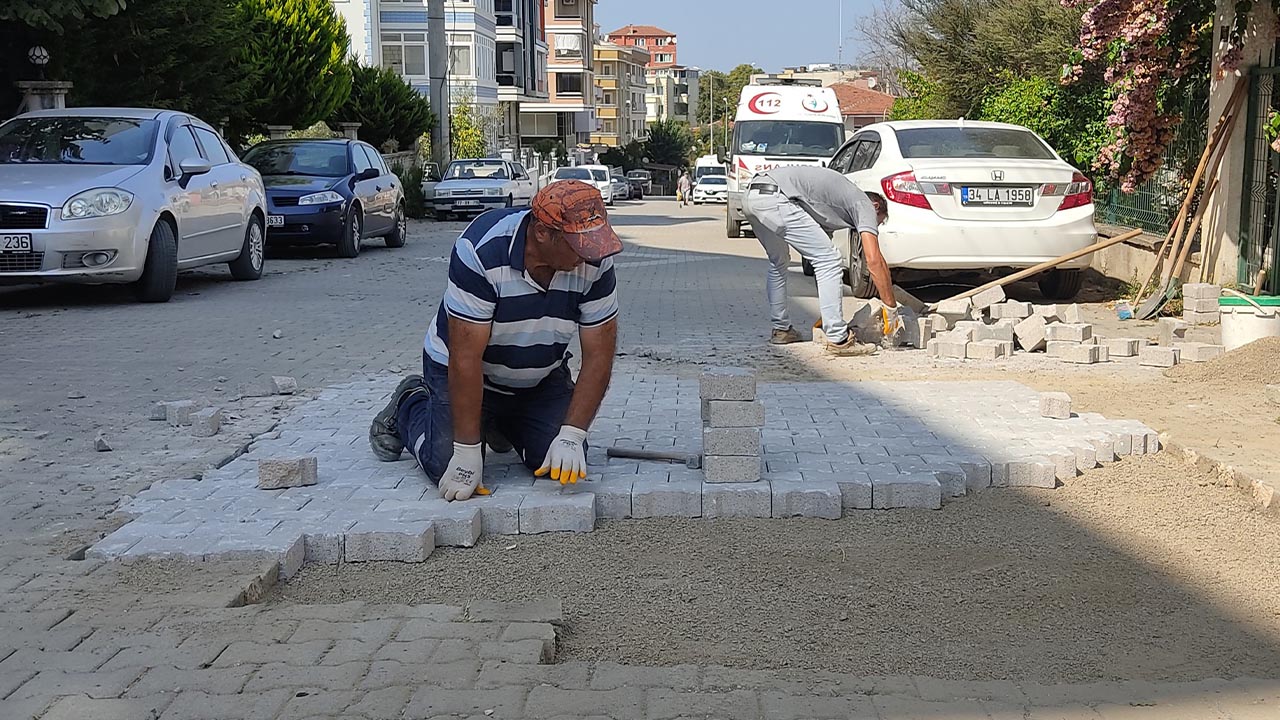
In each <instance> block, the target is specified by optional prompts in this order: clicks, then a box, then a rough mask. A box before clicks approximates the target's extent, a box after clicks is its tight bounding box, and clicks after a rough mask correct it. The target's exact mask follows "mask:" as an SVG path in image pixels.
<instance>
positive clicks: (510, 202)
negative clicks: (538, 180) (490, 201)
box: [503, 195, 516, 208]
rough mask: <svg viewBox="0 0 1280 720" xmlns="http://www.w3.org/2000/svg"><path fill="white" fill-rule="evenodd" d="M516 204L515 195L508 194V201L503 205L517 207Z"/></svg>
mask: <svg viewBox="0 0 1280 720" xmlns="http://www.w3.org/2000/svg"><path fill="white" fill-rule="evenodd" d="M515 206H516V198H515V196H514V195H508V196H507V202H506V204H505V205H504V206H503V207H509V208H510V207H515Z"/></svg>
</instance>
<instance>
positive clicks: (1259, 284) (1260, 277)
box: [1253, 268, 1267, 295]
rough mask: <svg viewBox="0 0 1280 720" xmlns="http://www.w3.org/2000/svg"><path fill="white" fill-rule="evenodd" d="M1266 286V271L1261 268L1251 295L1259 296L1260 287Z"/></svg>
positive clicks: (1260, 292)
mask: <svg viewBox="0 0 1280 720" xmlns="http://www.w3.org/2000/svg"><path fill="white" fill-rule="evenodd" d="M1266 284H1267V269H1266V268H1262V269H1261V270H1259V271H1258V281H1257V282H1255V283H1254V284H1253V294H1254V295H1261V294H1262V286H1263V285H1266Z"/></svg>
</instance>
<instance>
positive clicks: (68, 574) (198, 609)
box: [0, 201, 1280, 720]
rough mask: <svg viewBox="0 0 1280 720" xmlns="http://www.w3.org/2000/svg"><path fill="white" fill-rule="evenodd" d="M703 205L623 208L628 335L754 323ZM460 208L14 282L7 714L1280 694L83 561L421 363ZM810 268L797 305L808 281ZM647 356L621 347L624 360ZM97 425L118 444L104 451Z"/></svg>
mask: <svg viewBox="0 0 1280 720" xmlns="http://www.w3.org/2000/svg"><path fill="white" fill-rule="evenodd" d="M714 212H715V211H714V210H711V211H707V210H696V209H695V210H681V211H676V210H674V208H673V207H672V203H670V202H667V201H653V202H649V203H645V204H643V205H632V206H630V207H624V208H620V209H619V210H617V211H615V213H614V216H615V218H616V224H617V225H618V227H619V230H620V232H621V233H622V235H623V237H624V239H626V240H629V241H631V242H629V243H628V251H627V253H626V254H625V255H624V256H622V257H620V258H619V262H618V265H619V268H620V269H624V270H625V271H626V272H624V273H620V277H621V280H620V287H621V292H622V294H623V299H624V307H625V310H624V315H623V330H622V342H623V345H624V347H627V348H641V349H640V350H639V351H638V352H641V353H643V352H646V351H645V350H644V349H643V348H645V347H689V348H694V349H695V350H696V349H697V348H702V349H704V350H706V349H709V348H712V347H714V348H715V349H716V350H717V351H718V352H720V353H723V354H725V355H735V354H737V353H740V352H744V351H746V350H747V349H755V348H758V347H759V345H760V343H761V341H762V340H763V339H764V335H765V333H766V332H767V326H766V324H765V323H764V322H763V321H762V314H761V313H762V311H761V307H762V306H761V303H762V300H761V297H760V284H761V277H762V273H761V271H760V268H761V265H760V260H759V258H760V255H761V253H760V251H759V248H758V246H757V245H756V243H755V241H754V240H751V239H750V238H748V239H744V240H734V241H730V240H724V239H722V238H720V234H719V232H718V226H719V223H718V222H717V221H716V218H715V215H714ZM461 227H462V225H461V224H457V223H450V224H430V223H415V224H414V226H413V228H412V231H411V237H410V241H409V244H408V246H407V247H405V248H403V249H400V250H389V249H384V248H382V247H381V243H378V242H376V241H374V242H370V243H368V244H367V245H366V247H365V250H364V252H363V253H362V255H361V256H360V257H359V258H358V259H355V260H338V259H332V258H331V256H330V254H329V251H328V250H325V249H316V250H312V249H299V250H289V251H284V252H280V251H276V252H273V253H272V254H271V257H270V258H269V260H268V264H267V271H266V274H265V276H264V278H263V279H262V280H261V281H260V282H256V283H233V282H231V281H230V280H229V279H228V276H227V274H226V272H225V271H223V270H221V269H204V270H200V271H196V272H191V273H184V274H183V275H182V276H181V278H180V280H179V285H178V291H177V293H176V294H175V297H174V300H173V301H172V302H170V303H168V304H165V305H139V304H135V303H134V302H133V301H132V299H131V298H130V297H129V295H128V293H127V291H125V290H123V289H120V288H95V287H47V288H34V289H33V288H3V289H0V361H3V362H2V366H3V367H4V368H5V373H6V380H5V391H4V393H2V394H0V592H3V599H4V607H3V608H2V609H0V718H2V719H3V720H10V718H14V719H18V718H26V717H43V718H45V719H46V720H48V719H49V718H69V717H70V718H84V717H93V718H99V719H103V720H110V719H111V718H129V719H130V720H133V719H135V718H148V717H152V718H154V717H163V718H182V717H206V718H280V717H309V716H315V717H326V716H328V717H353V718H358V717H367V718H390V717H402V716H403V717H413V718H418V717H424V718H425V717H444V716H455V717H457V716H461V717H466V716H474V717H477V718H483V717H549V716H562V717H590V716H597V717H627V718H630V717H653V718H667V717H676V716H696V717H759V716H768V717H868V718H870V717H879V718H910V717H939V718H970V717H973V718H980V717H992V718H1004V717H1034V718H1063V719H1064V720H1076V719H1077V718H1081V719H1083V718H1092V719H1094V720H1096V719H1097V718H1099V717H1101V718H1108V719H1110V718H1131V717H1143V718H1148V717H1149V718H1162V719H1163V718H1176V717H1188V718H1196V719H1197V720H1198V719H1201V718H1227V717H1231V718H1263V717H1268V718H1270V717H1274V713H1273V709H1274V707H1275V706H1274V703H1275V702H1276V701H1277V698H1278V696H1280V688H1277V687H1276V685H1275V684H1274V683H1268V682H1251V681H1245V680H1235V681H1231V682H1223V681H1207V682H1205V683H1200V684H1182V685H1177V686H1151V685H1141V686H1137V685H1093V686H1072V687H1060V688H1052V687H1050V688H1046V687H1040V686H1029V685H1019V684H1017V683H1016V682H1010V683H1007V684H1004V683H1000V684H994V685H993V684H982V683H961V684H945V683H938V682H934V681H930V680H928V679H924V678H853V677H826V676H823V675H822V674H821V673H799V674H795V675H790V674H787V673H773V672H771V673H752V672H750V671H723V670H720V669H716V668H696V667H686V668H624V667H618V666H612V665H609V664H607V663H595V664H590V665H585V664H574V665H569V664H564V665H539V664H535V663H534V661H533V656H532V654H531V653H532V648H533V647H534V644H535V643H536V645H537V648H538V659H541V660H547V659H548V657H547V656H546V654H545V650H546V644H547V642H548V627H547V625H546V623H544V622H543V620H545V619H547V618H525V617H523V616H519V615H508V616H503V615H501V614H496V615H494V617H493V619H491V620H490V621H488V622H476V620H477V618H476V616H475V613H474V608H472V609H470V610H469V609H456V608H455V609H449V610H441V609H440V608H438V607H427V608H423V607H399V608H383V607H359V606H293V607H288V606H286V607H272V608H270V609H266V608H264V607H262V606H250V607H239V608H229V607H228V606H235V605H242V604H244V603H246V602H249V603H251V602H253V601H255V600H256V599H257V598H259V597H260V596H261V594H262V592H263V587H264V586H265V585H266V584H268V583H270V582H271V581H272V580H273V579H274V576H275V573H277V572H278V570H279V569H278V568H276V567H275V566H274V565H271V566H267V567H259V566H256V565H254V566H253V567H251V568H248V569H246V567H245V566H244V564H243V563H240V564H237V563H230V564H228V563H203V564H200V565H189V564H185V563H177V564H173V565H168V564H164V563H161V564H156V563H150V562H148V563H138V564H136V565H122V564H120V563H104V562H101V561H98V560H94V559H77V558H82V557H84V552H85V549H86V547H87V546H88V545H89V544H90V543H92V542H94V541H96V540H98V539H99V538H100V537H102V536H103V535H105V534H109V533H110V532H111V531H113V530H115V529H116V528H117V527H119V526H120V525H121V524H122V523H123V522H124V521H125V519H126V518H125V517H123V516H121V515H120V514H118V513H113V510H114V509H115V506H116V503H117V502H118V501H119V500H120V498H122V497H131V496H138V495H139V494H140V493H141V492H142V491H143V490H144V489H145V488H147V487H148V486H149V485H151V484H152V483H153V482H155V481H157V480H174V479H195V478H198V477H201V476H202V475H204V474H206V473H210V474H211V475H210V477H211V478H212V477H214V476H215V475H213V473H214V471H215V469H216V468H218V467H221V466H226V465H227V463H228V462H231V461H232V460H233V459H234V458H235V457H236V456H237V455H238V454H239V453H241V452H243V451H244V450H245V449H246V448H247V447H248V446H249V444H250V442H251V440H252V439H253V438H255V437H258V436H261V435H262V434H264V433H269V432H272V431H273V428H275V426H276V424H277V423H278V422H279V421H280V419H281V418H283V417H286V416H287V415H288V413H289V412H290V411H291V410H292V409H293V408H294V407H296V406H298V405H301V404H302V403H304V402H305V401H306V400H307V396H309V394H316V393H318V392H321V391H322V389H323V388H325V387H327V386H330V385H335V384H341V383H344V382H349V381H350V379H351V378H352V377H353V376H356V377H377V378H379V382H380V383H381V382H384V381H383V380H382V378H384V377H386V375H387V374H388V373H391V374H395V373H400V372H402V371H404V370H405V369H408V368H412V367H415V366H416V365H417V364H418V362H419V358H420V343H421V336H422V333H423V330H424V328H425V324H426V322H427V321H428V319H429V317H430V316H431V314H432V313H433V312H434V309H435V307H436V304H437V302H438V299H439V292H440V288H441V287H442V286H443V277H444V272H445V267H446V265H445V258H447V255H448V250H449V247H450V245H451V243H452V240H453V237H454V236H455V235H456V232H457V231H459V230H460V229H461ZM797 285H800V283H798V282H797ZM797 290H798V292H797V307H798V308H800V312H799V313H798V317H797V321H798V322H802V316H803V313H804V312H806V311H807V312H808V313H809V314H810V316H811V315H812V310H813V307H812V306H813V301H812V299H811V298H809V297H801V296H802V295H806V293H807V296H811V295H812V292H811V288H808V289H805V288H804V287H803V286H802V285H801V286H800V287H798V288H797ZM700 358H701V359H703V360H705V359H706V358H707V353H706V352H702V353H701V355H700ZM651 359H653V358H637V357H636V356H635V353H633V352H631V351H628V352H627V353H624V357H623V362H624V363H630V362H634V361H639V360H651ZM722 364H726V363H722ZM265 375H291V376H294V377H296V378H297V379H298V381H299V384H300V385H301V387H302V391H303V395H304V396H299V397H294V398H287V397H286V398H280V397H275V398H255V397H250V396H246V394H245V393H242V392H241V388H242V387H244V386H246V385H247V384H250V383H255V382H257V381H260V380H261V378H262V377H263V376H265ZM818 375H819V376H821V373H820V372H819V373H818ZM380 388H381V385H380ZM380 391H381V392H385V390H380ZM186 398H201V399H204V400H205V401H207V402H208V403H210V404H213V405H218V406H220V407H222V409H223V410H224V412H226V414H227V423H226V424H225V425H224V428H223V431H222V433H221V434H219V435H218V436H215V437H213V438H193V437H191V436H190V434H189V432H188V431H186V430H185V429H181V428H171V427H169V426H168V425H167V424H164V423H153V422H150V421H148V420H147V417H148V415H149V409H150V406H151V405H152V404H153V403H154V402H156V401H158V400H179V399H186ZM303 407H304V408H305V405H303ZM788 422H790V421H789V420H788ZM99 435H101V436H102V438H103V440H104V441H106V444H107V445H108V446H110V447H111V450H110V451H98V450H95V438H96V437H98V436H99ZM282 437H283V435H282ZM646 440H648V438H647V437H646ZM361 441H362V440H361ZM797 462H799V456H798V455H797ZM399 471H400V472H401V473H402V474H403V470H402V469H400V470H399ZM781 472H786V471H781ZM499 492H500V494H501V492H502V491H501V490H500V491H499ZM251 565H252V563H251ZM441 613H444V614H443V615H442V614H441ZM526 620H527V621H528V622H526ZM427 626H430V628H429V629H426V628H427ZM414 628H417V629H414ZM432 633H434V635H433V634H432ZM455 635H456V636H455ZM454 641H458V642H454ZM384 658H385V659H384ZM1153 703H1154V705H1153ZM490 711H491V712H490Z"/></svg>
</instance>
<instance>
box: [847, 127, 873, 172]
mask: <svg viewBox="0 0 1280 720" xmlns="http://www.w3.org/2000/svg"><path fill="white" fill-rule="evenodd" d="M859 139H860V140H861V142H859V143H858V149H857V151H856V152H854V153H853V162H851V163H850V164H849V170H848V172H858V171H859V170H866V169H867V168H870V167H871V166H872V165H875V164H876V160H877V159H878V158H879V157H880V135H879V134H878V133H874V132H869V133H866V134H865V135H861V136H859Z"/></svg>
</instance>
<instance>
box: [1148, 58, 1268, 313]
mask: <svg viewBox="0 0 1280 720" xmlns="http://www.w3.org/2000/svg"><path fill="white" fill-rule="evenodd" d="M1248 85H1249V83H1248V81H1240V80H1238V81H1236V86H1235V88H1234V89H1232V91H1231V97H1230V99H1228V100H1227V104H1226V105H1225V106H1223V108H1222V115H1221V116H1219V117H1218V122H1217V123H1216V124H1215V125H1214V126H1213V132H1211V133H1209V141H1208V142H1206V143H1205V146H1204V151H1203V152H1201V153H1200V162H1199V163H1198V164H1197V165H1196V171H1195V174H1193V175H1192V176H1191V185H1190V186H1189V187H1188V188H1187V194H1186V196H1185V197H1183V199H1182V206H1181V207H1179V208H1178V215H1177V218H1176V219H1175V220H1174V223H1173V226H1172V227H1170V228H1169V233H1168V234H1167V235H1165V238H1164V242H1162V243H1160V248H1159V249H1158V250H1157V251H1156V263H1155V265H1154V266H1153V267H1152V268H1151V275H1150V276H1149V277H1148V278H1147V279H1146V282H1144V283H1142V287H1141V288H1140V289H1139V291H1138V297H1139V298H1140V297H1142V296H1143V295H1146V293H1147V287H1148V286H1149V285H1151V283H1152V282H1154V281H1155V279H1156V278H1157V277H1160V271H1161V269H1162V268H1163V266H1164V256H1165V253H1166V251H1167V250H1169V249H1170V248H1169V244H1170V243H1171V242H1172V240H1173V238H1174V237H1175V236H1176V235H1178V234H1179V233H1180V232H1181V230H1182V228H1183V227H1184V223H1185V222H1186V220H1187V212H1188V211H1189V210H1190V208H1191V199H1192V198H1193V197H1195V193H1196V189H1197V188H1199V187H1200V178H1201V176H1203V175H1204V171H1205V166H1206V165H1207V164H1208V163H1209V158H1210V157H1211V155H1212V153H1213V151H1215V150H1216V149H1217V146H1218V144H1219V142H1220V141H1221V139H1222V138H1221V136H1222V135H1223V134H1224V133H1226V132H1227V130H1228V129H1229V128H1234V127H1235V125H1236V111H1237V110H1238V109H1239V106H1240V103H1241V102H1242V101H1243V100H1244V98H1245V93H1244V90H1245V88H1247V87H1248Z"/></svg>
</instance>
